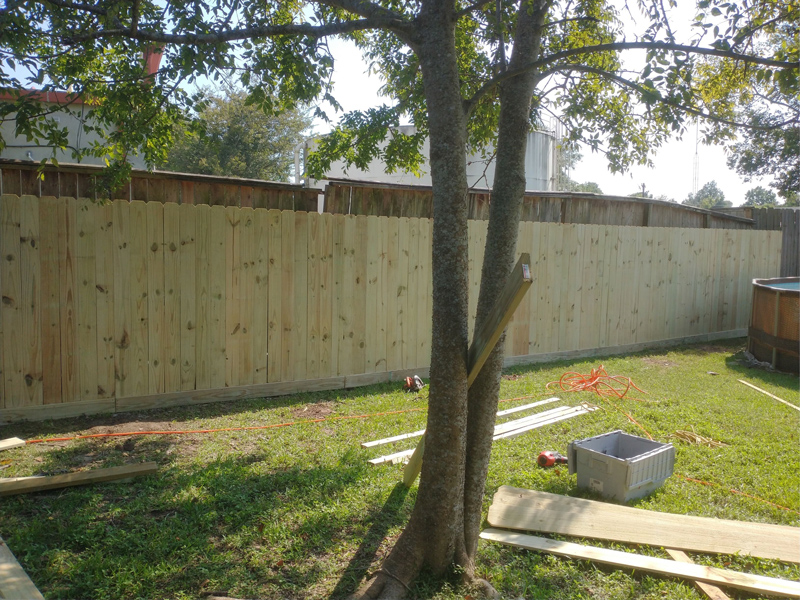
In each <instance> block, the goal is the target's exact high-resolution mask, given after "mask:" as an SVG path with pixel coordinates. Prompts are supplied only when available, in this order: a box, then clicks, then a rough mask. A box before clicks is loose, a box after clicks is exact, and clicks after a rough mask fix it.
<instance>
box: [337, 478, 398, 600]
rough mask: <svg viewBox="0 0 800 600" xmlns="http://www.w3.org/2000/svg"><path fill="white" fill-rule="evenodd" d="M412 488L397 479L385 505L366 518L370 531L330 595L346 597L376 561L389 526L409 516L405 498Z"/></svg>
mask: <svg viewBox="0 0 800 600" xmlns="http://www.w3.org/2000/svg"><path fill="white" fill-rule="evenodd" d="M408 492H409V488H407V487H406V486H405V485H403V484H402V483H398V484H397V485H395V486H394V488H393V489H392V493H391V494H389V497H388V498H387V499H386V502H385V503H384V504H383V506H382V507H381V508H380V509H378V510H376V511H373V512H372V513H371V514H370V515H369V517H368V518H367V519H365V520H366V521H370V522H371V523H372V524H371V525H370V528H369V531H367V533H366V535H364V541H363V542H361V545H360V546H359V547H358V549H357V550H356V552H355V554H353V557H352V558H351V559H350V563H349V564H348V565H347V568H345V570H344V572H343V573H342V576H341V577H340V578H339V582H338V583H337V584H336V587H335V588H334V589H333V591H332V592H331V595H330V597H331V598H343V597H345V596H347V595H349V594H352V593H353V592H354V591H355V590H356V587H357V586H358V584H359V583H360V582H361V580H362V579H363V578H364V576H365V575H366V574H367V569H369V566H370V565H371V564H372V563H373V562H374V561H375V557H376V556H377V554H378V549H379V548H380V546H381V542H382V541H383V540H384V538H385V537H386V534H387V533H388V531H389V529H390V528H392V527H393V526H396V525H399V524H400V523H402V522H403V521H404V520H405V518H406V516H405V514H403V502H404V500H405V498H406V496H407V495H408Z"/></svg>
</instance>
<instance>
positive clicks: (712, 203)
mask: <svg viewBox="0 0 800 600" xmlns="http://www.w3.org/2000/svg"><path fill="white" fill-rule="evenodd" d="M683 204H685V205H686V206H696V207H698V208H709V209H713V208H729V207H731V206H733V204H732V203H731V202H730V201H729V200H725V193H724V192H723V191H722V190H721V189H719V186H718V185H717V182H716V181H709V182H708V183H707V184H705V185H704V186H703V187H701V188H700V189H699V190H697V193H690V194H689V196H688V197H687V198H686V200H684V201H683Z"/></svg>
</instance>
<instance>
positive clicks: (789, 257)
mask: <svg viewBox="0 0 800 600" xmlns="http://www.w3.org/2000/svg"><path fill="white" fill-rule="evenodd" d="M781 231H782V232H783V244H782V245H781V273H780V276H781V277H798V276H800V209H794V210H784V211H783V214H782V215H781Z"/></svg>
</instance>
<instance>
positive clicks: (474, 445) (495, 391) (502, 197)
mask: <svg viewBox="0 0 800 600" xmlns="http://www.w3.org/2000/svg"><path fill="white" fill-rule="evenodd" d="M550 6H551V1H550V0H534V1H533V2H531V3H530V4H528V3H526V2H522V3H521V4H520V10H519V14H518V18H517V30H516V32H515V36H514V50H513V53H512V55H511V61H510V63H509V69H512V70H513V69H515V68H518V67H521V66H522V65H524V64H526V63H530V62H532V61H534V60H536V59H537V58H538V55H539V51H540V47H541V30H542V26H543V23H544V19H545V16H546V15H547V11H548V10H549V9H550ZM537 83H538V76H537V74H536V73H535V72H533V71H529V72H527V73H525V74H523V75H519V76H517V77H514V78H513V79H510V80H508V81H506V82H505V83H503V84H502V87H501V90H500V118H499V122H498V132H497V158H496V161H497V163H496V165H495V174H494V184H493V186H492V203H491V206H490V208H489V227H488V231H487V234H486V248H485V252H484V258H483V267H482V270H481V287H480V293H479V295H478V309H477V316H476V322H475V330H476V331H477V330H478V329H479V328H480V327H481V326H482V325H483V322H484V320H485V319H486V317H487V316H488V314H489V312H490V311H491V309H492V307H493V306H494V305H495V304H496V303H497V300H498V299H499V297H500V293H501V292H502V290H503V288H504V287H505V285H506V283H507V282H508V278H509V275H510V274H511V271H512V270H513V268H514V262H515V258H516V251H517V236H518V232H519V220H520V215H521V211H522V200H523V197H524V195H525V151H526V146H527V140H528V131H529V130H530V108H531V97H532V96H533V92H534V89H535V87H536V84H537ZM533 258H534V260H535V258H536V257H533ZM504 341H505V333H503V336H502V337H501V338H500V341H499V342H498V343H497V346H496V347H495V348H494V350H493V351H492V353H491V354H490V355H489V358H488V360H487V361H486V363H485V364H484V365H483V368H482V369H481V372H480V374H479V375H478V377H477V378H476V379H475V382H474V383H473V384H472V387H471V388H470V390H469V401H468V418H467V456H466V466H465V486H464V547H463V551H462V552H461V553H460V556H459V561H458V562H459V564H460V565H461V566H462V567H464V569H465V573H466V576H467V577H472V573H473V571H474V560H475V553H476V551H477V547H478V534H479V533H480V524H481V516H482V512H481V511H482V506H483V493H484V490H485V486H486V475H487V473H488V471H489V459H490V457H491V452H492V436H493V432H494V424H495V415H496V413H497V403H498V396H499V392H500V373H501V371H502V368H503V343H504Z"/></svg>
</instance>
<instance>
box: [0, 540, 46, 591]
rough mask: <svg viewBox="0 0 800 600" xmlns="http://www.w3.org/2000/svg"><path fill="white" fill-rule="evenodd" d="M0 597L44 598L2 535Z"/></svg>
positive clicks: (0, 543)
mask: <svg viewBox="0 0 800 600" xmlns="http://www.w3.org/2000/svg"><path fill="white" fill-rule="evenodd" d="M0 598H25V599H26V600H44V596H42V594H41V592H39V590H38V589H36V586H35V585H34V584H33V582H32V581H31V579H30V577H28V574H27V573H25V570H24V569H23V568H22V566H21V565H20V564H19V562H17V559H16V557H15V556H14V554H13V553H12V552H11V550H10V549H9V547H8V546H7V545H6V543H5V542H4V541H3V538H1V537H0Z"/></svg>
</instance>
